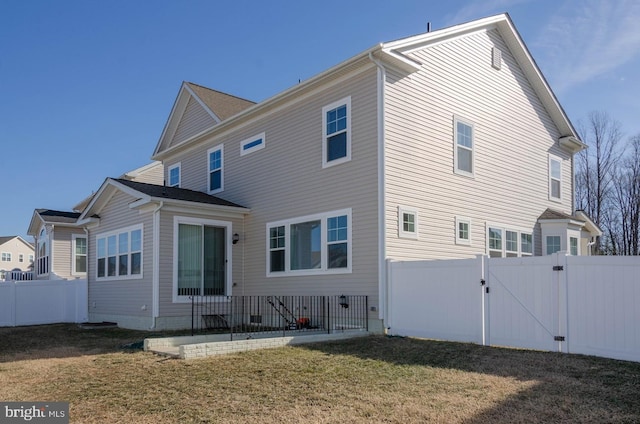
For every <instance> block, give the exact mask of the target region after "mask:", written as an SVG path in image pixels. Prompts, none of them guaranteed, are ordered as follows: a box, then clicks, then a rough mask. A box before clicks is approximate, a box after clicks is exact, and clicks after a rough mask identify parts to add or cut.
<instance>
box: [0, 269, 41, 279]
mask: <svg viewBox="0 0 640 424" xmlns="http://www.w3.org/2000/svg"><path fill="white" fill-rule="evenodd" d="M30 280H33V271H0V281H30Z"/></svg>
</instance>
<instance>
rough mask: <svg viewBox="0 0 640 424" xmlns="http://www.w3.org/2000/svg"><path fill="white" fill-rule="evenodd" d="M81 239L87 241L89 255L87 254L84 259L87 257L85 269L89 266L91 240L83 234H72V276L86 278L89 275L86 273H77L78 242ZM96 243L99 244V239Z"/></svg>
mask: <svg viewBox="0 0 640 424" xmlns="http://www.w3.org/2000/svg"><path fill="white" fill-rule="evenodd" d="M79 238H83V239H85V240H86V246H87V253H85V255H84V257H85V261H87V262H86V265H85V267H88V266H89V238H88V237H87V236H86V235H82V234H72V235H71V275H81V276H84V275H87V273H86V272H78V271H76V240H77V239H79ZM96 243H97V239H96ZM96 259H97V258H96ZM96 263H97V262H96ZM96 275H97V274H96Z"/></svg>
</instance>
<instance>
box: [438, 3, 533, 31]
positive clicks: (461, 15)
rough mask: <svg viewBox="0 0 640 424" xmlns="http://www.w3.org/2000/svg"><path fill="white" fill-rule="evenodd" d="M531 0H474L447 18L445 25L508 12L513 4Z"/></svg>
mask: <svg viewBox="0 0 640 424" xmlns="http://www.w3.org/2000/svg"><path fill="white" fill-rule="evenodd" d="M530 1H531V0H485V1H482V0H481V1H474V2H470V3H469V4H467V5H466V6H465V7H463V8H461V9H460V10H458V12H457V13H456V14H455V15H453V16H451V17H450V18H449V19H447V24H446V26H449V25H456V24H460V23H463V22H469V21H472V20H474V19H479V18H484V17H487V16H491V15H494V14H496V13H503V12H508V11H509V10H510V9H512V8H513V7H514V6H516V5H518V4H522V3H528V2H530Z"/></svg>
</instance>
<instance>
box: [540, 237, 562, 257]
mask: <svg viewBox="0 0 640 424" xmlns="http://www.w3.org/2000/svg"><path fill="white" fill-rule="evenodd" d="M549 237H557V238H558V239H559V240H560V245H559V246H558V250H556V252H555V253H558V252H562V251H563V249H562V234H546V235H545V236H544V246H543V251H542V254H543V255H544V256H547V255H553V253H547V249H548V247H549Z"/></svg>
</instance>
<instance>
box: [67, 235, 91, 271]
mask: <svg viewBox="0 0 640 424" xmlns="http://www.w3.org/2000/svg"><path fill="white" fill-rule="evenodd" d="M71 249H72V253H73V259H72V262H71V263H72V266H73V269H72V270H71V273H72V274H73V275H77V274H84V273H86V272H87V238H86V237H84V236H78V235H73V236H72V247H71Z"/></svg>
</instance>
